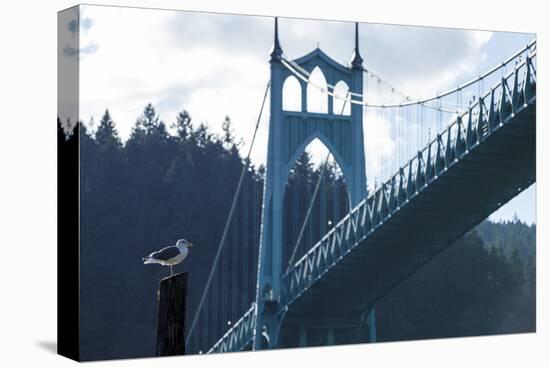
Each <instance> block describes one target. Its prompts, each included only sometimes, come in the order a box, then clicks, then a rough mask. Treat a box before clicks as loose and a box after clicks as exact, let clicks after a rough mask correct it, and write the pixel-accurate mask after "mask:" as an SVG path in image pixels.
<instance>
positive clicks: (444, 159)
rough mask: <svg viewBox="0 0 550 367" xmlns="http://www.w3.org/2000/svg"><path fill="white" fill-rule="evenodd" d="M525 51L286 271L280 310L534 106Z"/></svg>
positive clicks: (531, 60)
mask: <svg viewBox="0 0 550 367" xmlns="http://www.w3.org/2000/svg"><path fill="white" fill-rule="evenodd" d="M530 46H531V48H528V54H527V55H526V56H525V60H523V61H518V62H517V63H516V65H515V68H514V70H513V71H511V72H510V73H508V74H507V75H505V76H503V77H502V79H501V81H500V83H498V84H495V85H494V86H493V87H492V88H490V90H489V91H488V92H486V93H485V94H483V95H482V96H480V97H479V99H478V100H477V101H476V102H475V103H473V104H471V106H470V107H469V108H468V110H467V111H466V112H464V113H463V114H461V115H459V116H457V118H456V119H455V120H454V121H453V122H452V123H451V124H450V125H449V126H448V127H446V128H445V129H444V130H443V131H442V132H440V133H439V134H438V135H437V136H436V137H435V138H434V139H433V140H432V141H431V142H429V144H428V145H427V146H425V147H424V148H423V149H422V150H420V151H418V153H417V154H416V156H415V157H413V158H412V159H410V160H409V161H408V163H406V164H405V165H404V166H403V167H401V168H400V169H399V170H398V172H397V173H395V174H394V175H393V176H391V177H390V179H389V180H388V181H386V182H385V183H383V184H382V185H381V186H380V187H379V188H378V190H376V191H375V192H373V193H371V194H370V195H369V196H368V197H367V198H366V199H364V200H363V201H362V202H361V203H360V204H359V205H358V206H356V207H355V208H353V209H352V210H351V211H350V213H349V214H347V215H346V216H345V217H344V218H343V219H342V220H341V221H340V222H338V223H337V224H336V225H335V226H334V227H333V228H332V229H331V230H330V231H329V232H328V233H327V234H326V235H325V236H323V237H322V238H321V240H320V241H319V242H318V243H317V244H315V245H314V246H313V247H312V248H311V249H310V250H309V251H307V253H306V254H305V255H304V256H303V257H302V258H300V259H299V260H298V261H297V262H296V264H295V265H294V266H293V267H291V268H290V269H289V271H288V272H287V273H286V274H285V276H284V277H283V285H284V286H283V295H282V299H283V303H284V304H285V305H287V306H288V305H289V304H290V303H292V302H293V301H294V300H295V299H296V298H298V297H299V296H300V295H301V294H302V293H303V292H305V291H306V290H307V289H308V288H309V287H310V286H311V285H312V284H313V283H315V281H316V280H317V279H319V278H320V277H322V276H323V274H325V273H326V272H327V271H329V270H330V268H331V267H332V266H334V265H335V264H336V263H337V262H338V261H339V260H340V259H341V258H342V257H343V256H345V255H346V254H347V253H348V252H350V251H351V250H352V249H353V248H354V247H356V246H357V245H358V244H359V243H360V242H361V241H362V240H364V239H365V238H366V237H367V236H368V235H369V234H370V233H372V232H373V231H374V230H375V229H376V228H377V227H378V226H380V225H381V224H382V223H383V222H384V221H385V220H386V219H388V218H389V217H390V216H391V215H392V214H393V213H395V212H396V211H398V210H399V209H400V208H401V207H402V206H404V205H406V204H407V203H408V202H409V201H410V200H411V199H413V198H414V197H415V196H416V195H418V194H419V193H420V192H421V191H422V190H424V188H426V187H427V186H428V185H429V184H430V183H431V182H432V181H433V180H436V179H437V178H438V177H439V176H441V175H442V174H444V173H445V172H446V171H447V170H448V169H449V168H450V167H451V166H453V165H454V164H456V163H457V162H458V161H459V160H460V159H461V158H462V157H463V156H464V155H466V154H468V152H469V151H470V150H472V149H475V148H476V147H477V146H478V145H479V144H481V143H482V142H483V140H484V139H485V138H487V136H488V135H490V134H491V133H492V132H493V131H495V130H496V129H499V128H500V127H501V126H503V125H504V124H506V123H507V122H508V121H509V120H510V119H511V118H512V117H513V116H514V115H515V114H516V113H517V112H518V111H519V110H521V109H523V108H524V107H525V106H527V104H528V103H532V102H533V101H534V100H535V98H536V94H535V93H536V91H535V87H536V42H534V43H532V44H531V45H530Z"/></svg>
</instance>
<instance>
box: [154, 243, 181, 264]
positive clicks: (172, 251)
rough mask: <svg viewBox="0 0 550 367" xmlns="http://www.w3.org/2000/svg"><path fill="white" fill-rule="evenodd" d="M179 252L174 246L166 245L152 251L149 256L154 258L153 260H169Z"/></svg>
mask: <svg viewBox="0 0 550 367" xmlns="http://www.w3.org/2000/svg"><path fill="white" fill-rule="evenodd" d="M179 254H180V250H179V249H178V248H177V247H176V246H168V247H165V248H163V249H162V250H159V251H156V252H153V253H152V254H151V255H149V257H151V258H153V259H155V260H162V261H166V260H170V259H171V258H173V257H176V256H178V255H179Z"/></svg>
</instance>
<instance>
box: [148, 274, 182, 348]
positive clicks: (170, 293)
mask: <svg viewBox="0 0 550 367" xmlns="http://www.w3.org/2000/svg"><path fill="white" fill-rule="evenodd" d="M187 278H188V273H180V274H176V275H173V276H170V277H167V278H164V279H162V280H161V281H160V288H159V294H158V323H157V350H156V355H157V356H176V355H184V354H185V301H186V299H187Z"/></svg>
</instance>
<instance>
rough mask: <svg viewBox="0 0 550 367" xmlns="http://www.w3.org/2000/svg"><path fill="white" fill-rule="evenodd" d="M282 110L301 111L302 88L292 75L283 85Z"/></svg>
mask: <svg viewBox="0 0 550 367" xmlns="http://www.w3.org/2000/svg"><path fill="white" fill-rule="evenodd" d="M283 110H285V111H297V112H300V111H302V86H301V85H300V82H299V81H298V79H296V77H295V76H293V75H291V76H289V77H288V78H286V80H285V82H284V83H283Z"/></svg>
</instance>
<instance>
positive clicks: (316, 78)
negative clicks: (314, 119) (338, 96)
mask: <svg viewBox="0 0 550 367" xmlns="http://www.w3.org/2000/svg"><path fill="white" fill-rule="evenodd" d="M307 112H317V113H328V93H327V81H326V79H325V75H324V74H323V72H322V71H321V68H319V67H318V66H316V67H315V68H314V69H313V71H312V72H311V74H310V76H309V83H308V84H307Z"/></svg>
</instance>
